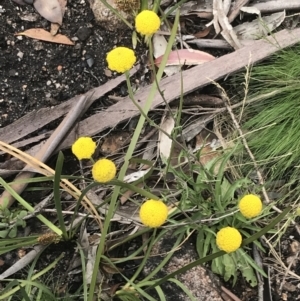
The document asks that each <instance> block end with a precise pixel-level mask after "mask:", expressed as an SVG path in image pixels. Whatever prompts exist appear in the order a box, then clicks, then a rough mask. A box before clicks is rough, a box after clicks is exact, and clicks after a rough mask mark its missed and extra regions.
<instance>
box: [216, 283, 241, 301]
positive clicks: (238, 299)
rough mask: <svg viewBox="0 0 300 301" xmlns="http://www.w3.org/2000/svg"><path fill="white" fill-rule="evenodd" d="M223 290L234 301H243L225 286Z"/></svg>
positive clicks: (222, 287)
mask: <svg viewBox="0 0 300 301" xmlns="http://www.w3.org/2000/svg"><path fill="white" fill-rule="evenodd" d="M221 290H222V291H223V292H224V293H225V294H226V295H228V296H229V297H230V298H231V299H232V300H233V301H242V300H241V299H240V298H238V297H237V296H236V295H235V294H234V293H232V292H231V291H230V290H228V289H227V288H226V287H224V286H223V285H222V286H221Z"/></svg>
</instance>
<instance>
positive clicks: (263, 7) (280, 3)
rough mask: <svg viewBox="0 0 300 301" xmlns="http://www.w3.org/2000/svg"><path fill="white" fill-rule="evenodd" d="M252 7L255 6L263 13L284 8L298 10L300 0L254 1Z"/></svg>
mask: <svg viewBox="0 0 300 301" xmlns="http://www.w3.org/2000/svg"><path fill="white" fill-rule="evenodd" d="M249 6H250V7H255V8H257V9H259V10H260V12H261V13H273V12H276V11H283V10H298V9H299V8H300V1H299V0H289V1H286V0H273V1H268V2H261V1H260V2H258V1H256V2H254V3H252V4H251V5H249Z"/></svg>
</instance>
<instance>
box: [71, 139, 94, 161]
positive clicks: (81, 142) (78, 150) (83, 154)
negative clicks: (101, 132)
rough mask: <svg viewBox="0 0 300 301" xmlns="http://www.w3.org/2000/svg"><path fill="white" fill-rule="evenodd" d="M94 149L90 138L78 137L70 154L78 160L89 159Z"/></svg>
mask: <svg viewBox="0 0 300 301" xmlns="http://www.w3.org/2000/svg"><path fill="white" fill-rule="evenodd" d="M95 149H96V142H95V141H93V139H92V138H91V137H80V138H78V139H77V140H76V141H75V142H74V143H73V145H72V153H73V154H74V155H75V156H76V157H77V159H78V160H82V159H90V158H91V157H92V155H93V154H94V152H95Z"/></svg>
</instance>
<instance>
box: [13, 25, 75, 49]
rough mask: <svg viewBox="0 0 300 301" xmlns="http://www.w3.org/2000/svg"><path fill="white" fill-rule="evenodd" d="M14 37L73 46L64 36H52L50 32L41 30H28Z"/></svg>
mask: <svg viewBox="0 0 300 301" xmlns="http://www.w3.org/2000/svg"><path fill="white" fill-rule="evenodd" d="M15 35H16V36H26V37H28V38H32V39H37V40H41V41H46V42H50V43H57V44H65V45H74V43H73V42H72V41H71V40H70V39H69V38H68V37H66V36H65V35H62V34H57V35H56V36H53V35H52V34H51V33H50V32H48V31H46V30H45V29H43V28H30V29H27V30H25V31H23V32H18V33H16V34H15Z"/></svg>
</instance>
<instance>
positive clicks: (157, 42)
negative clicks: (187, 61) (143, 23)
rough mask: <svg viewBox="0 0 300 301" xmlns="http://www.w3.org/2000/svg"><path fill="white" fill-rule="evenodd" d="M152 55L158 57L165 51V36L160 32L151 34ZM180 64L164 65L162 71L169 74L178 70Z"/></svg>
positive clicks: (166, 43)
mask: <svg viewBox="0 0 300 301" xmlns="http://www.w3.org/2000/svg"><path fill="white" fill-rule="evenodd" d="M152 41H153V55H154V57H155V58H159V57H161V56H163V55H164V54H165V53H166V49H167V45H168V42H167V40H166V38H165V37H164V36H163V35H161V34H155V35H154V36H153V39H152ZM180 69H181V68H180V66H166V67H165V69H164V72H165V74H166V75H167V76H171V75H173V74H175V73H178V72H179V71H180Z"/></svg>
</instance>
